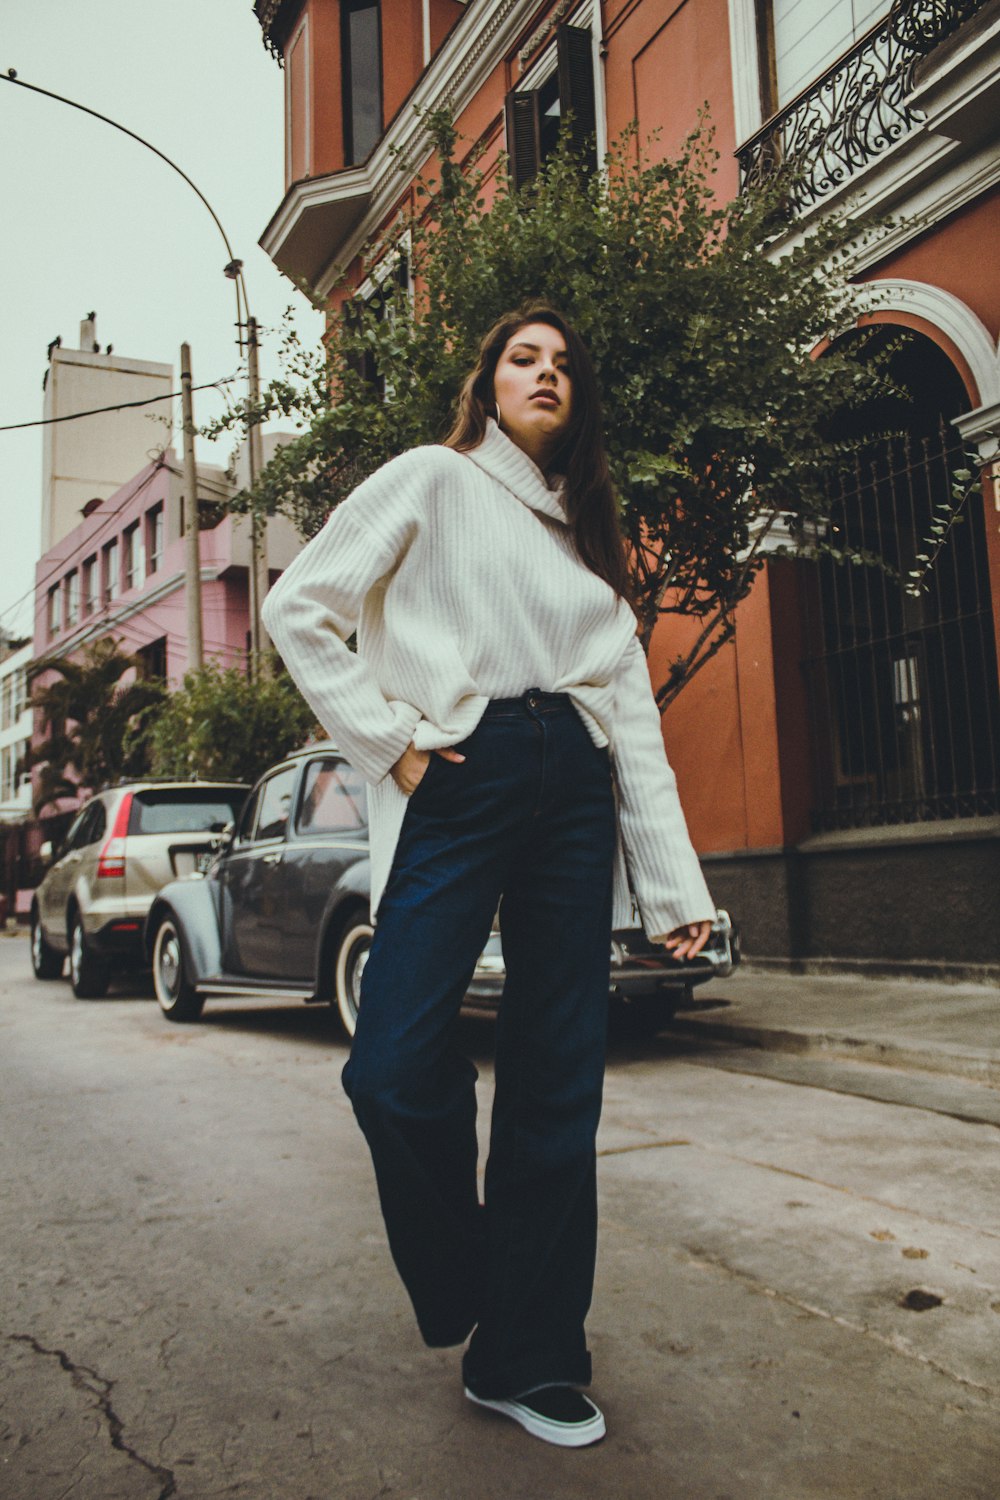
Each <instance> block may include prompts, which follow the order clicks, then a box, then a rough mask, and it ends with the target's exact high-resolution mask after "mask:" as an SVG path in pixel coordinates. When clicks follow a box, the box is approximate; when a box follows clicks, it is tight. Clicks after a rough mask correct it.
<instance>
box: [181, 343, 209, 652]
mask: <svg viewBox="0 0 1000 1500" xmlns="http://www.w3.org/2000/svg"><path fill="white" fill-rule="evenodd" d="M181 411H182V415H183V419H184V593H185V597H186V599H187V641H188V670H189V671H194V672H196V671H197V670H198V669H199V667H201V666H202V665H203V663H204V660H205V646H204V641H203V639H202V631H201V554H200V552H199V549H198V471H197V469H196V468H195V462H194V408H193V403H192V400H191V346H190V344H182V345H181Z"/></svg>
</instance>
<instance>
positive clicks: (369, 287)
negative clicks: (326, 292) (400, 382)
mask: <svg viewBox="0 0 1000 1500" xmlns="http://www.w3.org/2000/svg"><path fill="white" fill-rule="evenodd" d="M410 290H411V288H410V261H409V257H408V256H407V255H404V254H400V255H397V256H396V259H395V261H394V262H392V263H391V265H390V266H389V267H388V268H385V269H383V268H381V267H380V268H378V270H377V271H376V273H375V276H374V278H373V280H372V281H369V282H368V283H366V285H365V286H363V287H362V289H361V291H360V292H359V293H358V295H357V296H356V297H354V298H352V299H351V301H350V302H345V303H344V321H345V322H346V323H347V325H348V327H354V328H356V327H357V326H358V323H359V322H360V317H361V312H362V310H363V309H364V308H370V309H371V310H372V311H373V312H374V314H375V316H376V318H377V319H378V321H379V322H380V323H386V322H389V321H391V319H392V318H393V316H394V315H395V311H396V309H397V308H398V306H399V302H398V298H399V294H400V293H403V294H405V295H406V296H407V297H408V296H409V293H410ZM355 369H356V370H357V372H358V374H359V375H360V376H361V378H362V379H363V380H367V381H368V383H369V385H374V386H376V387H377V388H378V392H379V395H380V396H381V397H382V399H383V400H391V398H392V391H391V389H390V388H389V387H387V385H386V383H385V377H384V376H383V375H381V374H380V373H379V368H378V360H377V358H376V355H375V352H374V350H368V351H366V353H365V354H363V355H362V356H361V357H360V358H359V359H358V361H357V363H356V364H355Z"/></svg>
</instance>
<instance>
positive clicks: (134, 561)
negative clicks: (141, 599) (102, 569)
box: [124, 521, 146, 589]
mask: <svg viewBox="0 0 1000 1500" xmlns="http://www.w3.org/2000/svg"><path fill="white" fill-rule="evenodd" d="M124 542H125V587H126V588H127V589H138V588H141V587H142V585H143V584H144V583H145V581H146V570H145V566H144V558H143V553H142V535H141V533H140V529H139V522H138V521H136V522H135V524H134V525H132V526H129V527H128V529H127V530H126V532H125V536H124Z"/></svg>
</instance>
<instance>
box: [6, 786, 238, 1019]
mask: <svg viewBox="0 0 1000 1500" xmlns="http://www.w3.org/2000/svg"><path fill="white" fill-rule="evenodd" d="M248 790H249V788H248V787H246V786H244V785H242V784H241V783H239V782H228V781H225V782H224V781H135V782H130V783H127V784H122V785H120V786H116V787H111V788H109V789H107V790H106V791H102V792H98V793H97V795H96V796H94V797H92V798H91V800H90V801H89V802H88V803H86V804H85V806H84V807H83V808H82V809H81V811H80V813H79V815H78V816H77V818H76V820H75V822H74V823H73V824H72V826H71V828H70V830H69V833H68V834H67V835H66V840H65V843H64V844H63V845H62V847H61V848H60V849H59V850H58V854H57V858H56V861H55V863H54V864H53V865H52V866H51V868H50V869H49V870H47V871H46V874H45V877H44V879H43V880H42V883H41V885H40V886H39V887H38V889H37V891H36V892H35V896H34V900H33V902H32V906H31V966H32V968H33V970H34V972H35V978H36V979H58V977H59V976H60V974H61V973H62V970H63V963H64V961H65V958H66V955H67V954H68V955H69V978H70V983H71V984H72V986H73V993H74V994H75V995H77V996H79V997H80V999H90V998H96V997H97V996H100V995H103V994H104V993H105V992H106V991H107V988H108V984H109V982H110V979H111V974H112V971H113V969H114V968H115V967H124V966H128V965H130V964H141V963H142V962H143V956H144V955H143V944H142V930H143V924H144V923H145V920H146V913H147V912H148V910H149V908H150V905H151V904H152V901H153V897H154V896H155V895H156V893H157V892H158V891H159V889H160V887H161V886H164V885H166V884H167V882H168V881H170V880H176V879H177V878H178V877H179V876H181V875H193V874H194V873H195V872H196V871H198V870H201V869H204V868H205V866H206V865H207V864H208V863H209V861H210V860H211V858H212V856H213V855H214V853H215V850H216V848H217V847H218V843H219V835H220V834H221V833H222V832H223V830H224V829H225V828H227V827H228V825H230V824H231V823H234V822H235V821H236V819H237V817H238V816H239V812H240V808H241V807H242V805H243V801H244V798H245V797H246V794H247V791H248ZM52 852H53V851H52V849H51V846H48V845H43V846H42V856H43V858H47V857H51V855H52Z"/></svg>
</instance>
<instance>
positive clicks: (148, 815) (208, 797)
mask: <svg viewBox="0 0 1000 1500" xmlns="http://www.w3.org/2000/svg"><path fill="white" fill-rule="evenodd" d="M243 797H244V792H243V789H242V788H241V787H234V788H233V789H232V791H228V792H221V791H213V790H210V789H208V788H202V787H184V788H183V789H178V788H176V787H170V788H164V789H162V790H161V789H154V790H152V791H148V792H136V793H135V795H134V796H133V798H132V807H131V810H130V812H129V822H128V831H129V834H130V835H131V834H134V833H221V832H222V830H223V829H224V828H228V827H229V825H230V824H231V823H233V822H235V820H236V817H237V814H238V813H239V810H240V808H241V807H242V805H243Z"/></svg>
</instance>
